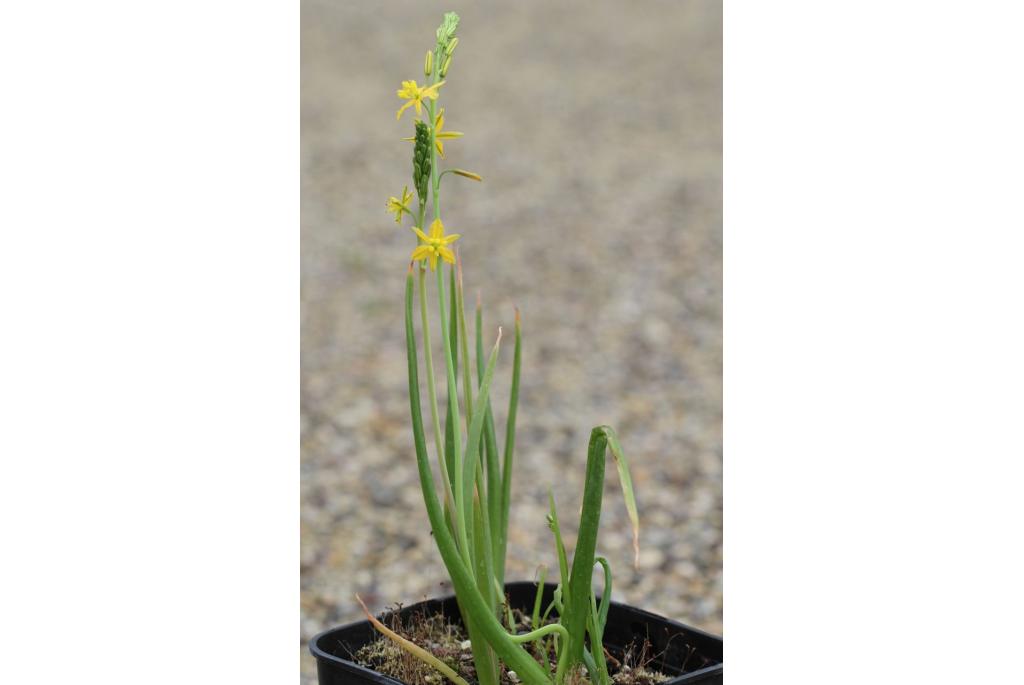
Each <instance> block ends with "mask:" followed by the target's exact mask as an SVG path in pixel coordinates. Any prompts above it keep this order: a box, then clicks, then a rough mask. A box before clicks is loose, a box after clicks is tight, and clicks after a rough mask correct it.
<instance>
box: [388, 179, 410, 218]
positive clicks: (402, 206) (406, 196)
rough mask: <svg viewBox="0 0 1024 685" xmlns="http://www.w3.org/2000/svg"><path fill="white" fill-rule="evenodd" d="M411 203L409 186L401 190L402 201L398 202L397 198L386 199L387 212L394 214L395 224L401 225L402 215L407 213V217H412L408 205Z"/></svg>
mask: <svg viewBox="0 0 1024 685" xmlns="http://www.w3.org/2000/svg"><path fill="white" fill-rule="evenodd" d="M410 202H412V193H410V192H409V186H405V187H404V188H402V199H401V200H399V199H398V198H397V197H389V198H388V209H387V211H389V212H394V213H395V223H396V224H400V223H402V213H403V212H408V213H409V216H412V210H411V209H409V203H410Z"/></svg>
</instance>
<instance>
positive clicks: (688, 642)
mask: <svg viewBox="0 0 1024 685" xmlns="http://www.w3.org/2000/svg"><path fill="white" fill-rule="evenodd" d="M554 589H555V586H554V585H553V584H551V583H548V584H547V585H545V588H544V604H545V605H546V604H547V603H548V602H550V601H551V594H552V592H553V591H554ZM505 592H506V594H507V595H508V598H509V601H510V603H511V604H512V607H513V608H515V609H520V610H522V611H524V612H526V613H530V612H531V611H532V609H533V600H534V597H535V596H536V593H537V586H536V585H535V584H534V583H531V582H519V583H509V584H507V585H506V586H505ZM414 611H426V612H427V613H442V614H444V615H445V616H447V617H448V618H449V620H452V621H453V622H460V623H461V620H460V618H459V609H458V606H457V605H456V603H455V597H454V596H450V597H445V598H443V599H431V600H427V601H426V602H420V603H418V604H413V605H412V606H408V607H405V608H403V609H402V611H401V616H402V618H403V619H404V618H406V617H407V616H408V615H409V614H411V613H412V612H414ZM377 637H378V634H377V632H376V631H375V630H374V629H373V626H371V625H370V622H369V621H359V622H358V623H350V624H348V625H346V626H341V627H340V628H332V629H330V630H327V631H324V632H322V633H320V634H319V635H317V636H316V637H314V638H313V639H312V641H310V643H309V651H310V652H312V653H313V656H314V657H316V669H317V675H318V677H319V682H320V685H351V684H354V683H367V684H374V685H398V684H399V683H400V681H398V680H395V679H394V678H391V677H388V676H386V675H382V674H380V673H377V672H376V671H372V670H370V669H368V668H365V667H363V666H360V665H358V664H356V663H354V662H353V661H350V659H351V658H352V655H353V654H355V652H356V651H358V649H359V648H360V647H362V646H363V645H365V644H367V643H369V642H372V641H373V640H375V639H376V638H377ZM644 638H646V639H647V640H649V641H650V643H651V648H652V650H651V653H652V654H655V655H657V658H655V659H654V661H652V662H651V667H652V668H655V669H657V670H659V671H661V672H662V673H665V674H668V675H672V676H674V677H673V678H672V679H671V680H667V681H665V683H663V684H662V685H682V684H683V683H687V684H690V683H701V684H702V685H713V684H715V683H721V682H722V638H720V637H715V636H714V635H709V634H708V633H705V632H703V631H701V630H697V629H696V628H690V627H689V626H684V625H683V624H682V623H678V622H676V621H671V620H669V619H667V618H663V617H661V616H657V615H655V614H652V613H650V612H647V611H643V610H641V609H635V608H633V607H631V606H626V605H625V604H618V603H617V602H612V604H611V606H610V607H609V609H608V622H607V624H606V626H605V630H604V644H605V647H607V648H608V650H609V651H610V652H612V653H613V654H614V653H616V652H617V651H618V652H621V650H623V649H624V648H625V647H626V646H628V645H629V644H630V643H632V642H634V640H635V641H637V643H638V644H639V643H642V642H643V640H644Z"/></svg>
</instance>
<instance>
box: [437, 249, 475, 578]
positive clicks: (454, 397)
mask: <svg viewBox="0 0 1024 685" xmlns="http://www.w3.org/2000/svg"><path fill="white" fill-rule="evenodd" d="M437 304H438V309H439V311H440V312H441V338H442V339H443V340H444V357H445V370H446V371H447V376H448V416H449V417H450V423H449V425H451V426H454V427H455V428H454V429H453V430H452V431H451V443H450V444H451V446H452V453H453V454H454V459H453V461H454V464H453V466H454V469H455V519H456V521H457V525H456V529H457V531H458V534H459V543H460V548H461V551H462V555H463V559H464V560H465V562H466V565H467V566H469V565H470V557H469V533H468V531H467V530H466V529H467V528H468V527H469V525H470V518H469V508H468V504H467V502H466V490H465V487H464V486H463V477H464V476H463V468H462V444H461V442H462V435H461V432H460V431H459V429H458V425H459V423H460V421H459V402H458V394H457V392H458V391H457V390H456V384H455V362H454V359H453V358H452V341H451V338H450V337H449V330H448V317H447V314H446V313H445V306H444V277H443V275H442V273H441V269H437Z"/></svg>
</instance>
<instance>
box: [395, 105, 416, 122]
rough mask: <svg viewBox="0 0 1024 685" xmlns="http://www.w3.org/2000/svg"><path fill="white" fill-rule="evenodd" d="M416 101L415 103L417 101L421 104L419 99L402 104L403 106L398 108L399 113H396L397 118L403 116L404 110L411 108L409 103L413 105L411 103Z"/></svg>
mask: <svg viewBox="0 0 1024 685" xmlns="http://www.w3.org/2000/svg"><path fill="white" fill-rule="evenodd" d="M414 102H415V103H416V104H417V105H419V101H417V100H409V102H407V103H405V104H404V105H402V106H401V107H399V108H398V113H397V114H395V119H401V118H402V112H404V111H405V110H407V109H408V108H409V105H411V104H412V103H414Z"/></svg>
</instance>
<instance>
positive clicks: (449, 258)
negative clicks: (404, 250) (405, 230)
mask: <svg viewBox="0 0 1024 685" xmlns="http://www.w3.org/2000/svg"><path fill="white" fill-rule="evenodd" d="M412 230H413V231H415V232H416V235H418V236H419V237H420V240H422V241H423V242H424V244H423V245H420V246H419V247H417V248H416V249H415V250H413V251H412V259H413V261H416V260H419V259H429V260H430V270H431V271H433V270H434V269H436V268H437V258H438V257H440V258H441V259H443V260H444V261H446V262H448V263H449V264H454V263H455V255H454V254H453V253H452V251H451V250H449V249H448V248H447V247H445V245H449V244H451V243H454V242H455V241H456V240H458V239H459V234H458V233H452V234H451V235H445V234H444V224H442V223H441V220H440V219H434V223H432V224H430V236H429V237H428V236H427V235H426V234H425V233H424V232H423V231H421V230H420V229H418V228H416V227H413V229H412Z"/></svg>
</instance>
